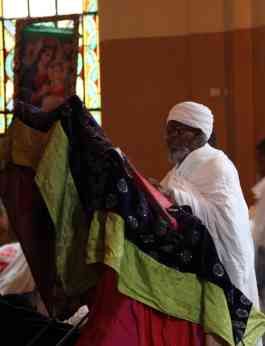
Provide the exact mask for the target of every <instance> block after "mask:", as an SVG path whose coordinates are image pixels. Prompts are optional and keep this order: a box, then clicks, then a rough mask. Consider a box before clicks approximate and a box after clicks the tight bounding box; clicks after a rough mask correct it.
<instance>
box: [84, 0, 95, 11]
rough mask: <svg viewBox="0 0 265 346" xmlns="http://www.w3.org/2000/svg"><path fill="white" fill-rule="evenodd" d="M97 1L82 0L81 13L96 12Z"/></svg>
mask: <svg viewBox="0 0 265 346" xmlns="http://www.w3.org/2000/svg"><path fill="white" fill-rule="evenodd" d="M97 10H98V0H83V11H84V12H97Z"/></svg>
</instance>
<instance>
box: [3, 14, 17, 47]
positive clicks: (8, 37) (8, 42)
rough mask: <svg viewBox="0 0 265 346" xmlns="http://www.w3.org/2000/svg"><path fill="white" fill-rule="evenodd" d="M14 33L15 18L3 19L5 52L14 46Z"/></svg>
mask: <svg viewBox="0 0 265 346" xmlns="http://www.w3.org/2000/svg"><path fill="white" fill-rule="evenodd" d="M15 33H16V22H15V20H5V21H4V38H5V41H4V48H5V50H6V52H9V51H10V50H11V49H13V48H14V47H15Z"/></svg>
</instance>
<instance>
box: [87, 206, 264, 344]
mask: <svg viewBox="0 0 265 346" xmlns="http://www.w3.org/2000/svg"><path fill="white" fill-rule="evenodd" d="M104 224H106V227H105V231H104ZM102 232H106V233H107V232H110V233H112V234H111V237H107V236H104V235H102ZM113 232H114V233H115V232H116V233H117V234H116V235H115V236H114V234H113ZM123 232H124V221H123V220H122V218H121V217H120V216H119V215H117V214H110V215H108V216H107V217H106V218H104V217H103V215H102V213H98V212H96V213H95V214H94V219H93V222H92V224H91V228H90V236H89V243H88V248H87V249H88V251H89V252H88V254H89V255H88V257H87V260H88V262H90V263H95V262H98V261H99V262H101V263H105V264H108V265H109V266H110V267H112V268H113V269H115V270H116V271H117V272H118V273H119V280H118V289H119V291H120V292H122V293H123V294H125V295H127V296H129V297H131V298H133V299H135V300H137V301H139V302H142V303H144V304H146V305H148V306H150V307H152V308H154V309H156V310H158V311H160V312H163V313H165V314H167V315H169V316H172V317H176V318H180V319H185V320H188V321H191V322H194V323H198V324H201V325H202V326H203V328H204V330H205V331H206V332H208V333H213V334H216V335H219V336H220V337H222V338H223V339H224V340H225V341H226V342H228V344H229V345H231V346H234V340H233V334H232V325H231V319H230V314H229V311H228V306H227V302H226V298H225V295H224V292H223V290H222V289H221V288H220V287H218V286H216V285H214V284H212V283H210V282H207V281H204V280H199V279H198V278H197V276H196V275H195V274H191V273H185V274H184V273H181V272H177V271H175V270H174V269H171V268H168V267H166V266H164V265H163V264H160V263H158V262H157V261H155V260H154V259H152V258H151V257H149V256H147V255H145V254H144V253H143V252H142V251H140V250H139V249H138V248H137V247H136V246H135V245H133V244H132V243H130V242H129V241H127V240H125V239H124V238H123ZM120 241H123V242H124V243H123V244H124V246H123V249H122V248H121V247H119V246H117V242H120ZM113 242H115V243H113ZM105 249H110V251H109V255H107V256H106V254H105ZM119 259H120V263H119ZM264 332H265V317H264V315H263V314H262V313H260V312H258V311H257V310H256V309H255V308H252V312H251V315H250V319H249V322H248V326H247V331H246V334H245V338H244V343H245V345H246V346H254V345H256V340H257V338H258V337H260V336H262V335H263V334H264Z"/></svg>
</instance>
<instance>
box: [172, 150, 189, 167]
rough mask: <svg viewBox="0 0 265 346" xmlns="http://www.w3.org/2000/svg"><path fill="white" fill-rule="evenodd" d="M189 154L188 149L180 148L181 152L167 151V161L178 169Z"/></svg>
mask: <svg viewBox="0 0 265 346" xmlns="http://www.w3.org/2000/svg"><path fill="white" fill-rule="evenodd" d="M189 153H190V151H189V149H188V148H182V149H181V150H171V151H169V155H168V160H169V162H170V163H172V164H174V165H176V166H177V167H178V166H179V165H180V164H181V162H182V161H183V160H184V159H185V157H186V156H187V155H188V154H189Z"/></svg>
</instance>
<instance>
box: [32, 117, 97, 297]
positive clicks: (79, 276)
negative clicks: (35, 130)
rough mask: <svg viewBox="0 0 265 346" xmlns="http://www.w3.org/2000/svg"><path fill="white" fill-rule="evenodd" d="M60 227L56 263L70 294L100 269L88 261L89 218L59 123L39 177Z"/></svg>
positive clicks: (94, 277) (90, 281) (85, 285)
mask: <svg viewBox="0 0 265 346" xmlns="http://www.w3.org/2000/svg"><path fill="white" fill-rule="evenodd" d="M35 180H36V183H37V185H38V187H39V189H40V191H41V194H42V197H43V199H44V201H45V203H46V205H47V207H48V210H49V213H50V215H51V218H52V221H53V223H54V227H55V231H56V249H55V251H56V267H57V273H58V275H59V277H60V278H61V280H62V283H63V285H64V288H65V290H66V292H67V294H69V295H76V294H80V293H82V292H84V291H85V290H86V289H87V288H88V287H90V286H92V285H94V284H95V282H96V280H97V277H98V275H99V274H98V271H96V270H93V268H92V267H91V266H88V265H86V260H85V258H86V244H87V238H88V233H89V232H88V229H87V225H88V222H87V220H86V218H85V215H84V212H83V210H82V208H81V204H80V200H79V196H78V193H77V190H76V187H75V184H74V181H73V178H72V175H71V172H70V168H69V165H68V140H67V137H66V135H65V133H64V131H63V129H62V127H61V125H60V124H59V123H58V124H57V125H56V128H55V129H54V132H53V134H52V136H51V139H50V141H49V143H48V145H47V147H46V150H45V153H44V155H43V158H42V160H41V162H40V164H39V167H38V170H37V174H36V177H35Z"/></svg>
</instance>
